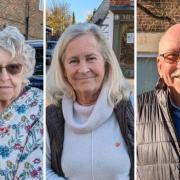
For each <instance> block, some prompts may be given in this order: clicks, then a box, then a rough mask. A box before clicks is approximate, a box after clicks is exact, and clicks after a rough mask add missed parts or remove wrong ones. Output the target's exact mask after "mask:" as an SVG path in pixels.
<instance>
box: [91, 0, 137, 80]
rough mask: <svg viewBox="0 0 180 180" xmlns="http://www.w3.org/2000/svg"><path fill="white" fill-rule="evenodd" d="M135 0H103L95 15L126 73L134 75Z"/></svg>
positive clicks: (95, 21) (94, 18)
mask: <svg viewBox="0 0 180 180" xmlns="http://www.w3.org/2000/svg"><path fill="white" fill-rule="evenodd" d="M133 3H134V1H133V0H131V1H130V0H103V2H102V3H101V5H100V6H99V8H98V9H97V10H96V12H95V13H94V15H93V23H95V24H97V25H99V26H100V27H101V29H102V31H103V32H104V34H105V36H106V37H107V39H108V40H109V42H110V44H111V46H112V47H113V49H114V52H115V54H116V56H117V58H118V61H119V63H120V65H121V68H122V70H123V73H124V75H125V76H126V77H127V78H133V76H134V5H133Z"/></svg>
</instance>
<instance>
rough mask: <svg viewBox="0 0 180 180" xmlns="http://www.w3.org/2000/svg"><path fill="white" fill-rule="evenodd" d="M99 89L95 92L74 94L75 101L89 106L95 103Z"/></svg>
mask: <svg viewBox="0 0 180 180" xmlns="http://www.w3.org/2000/svg"><path fill="white" fill-rule="evenodd" d="M98 96H99V91H98V92H97V93H95V94H82V93H81V94H78V93H77V94H76V97H77V102H78V103H79V104H81V105H85V106H90V105H93V104H95V103H96V101H97V98H98Z"/></svg>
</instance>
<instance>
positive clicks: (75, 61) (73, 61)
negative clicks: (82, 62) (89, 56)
mask: <svg viewBox="0 0 180 180" xmlns="http://www.w3.org/2000/svg"><path fill="white" fill-rule="evenodd" d="M77 63H78V60H77V59H71V60H70V61H69V64H77Z"/></svg>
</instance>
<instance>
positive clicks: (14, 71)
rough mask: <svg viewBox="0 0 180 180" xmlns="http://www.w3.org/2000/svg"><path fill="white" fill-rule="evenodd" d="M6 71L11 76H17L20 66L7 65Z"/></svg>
mask: <svg viewBox="0 0 180 180" xmlns="http://www.w3.org/2000/svg"><path fill="white" fill-rule="evenodd" d="M6 70H7V71H8V72H9V73H10V74H12V75H15V74H19V73H20V72H21V70H22V64H9V65H7V66H6Z"/></svg>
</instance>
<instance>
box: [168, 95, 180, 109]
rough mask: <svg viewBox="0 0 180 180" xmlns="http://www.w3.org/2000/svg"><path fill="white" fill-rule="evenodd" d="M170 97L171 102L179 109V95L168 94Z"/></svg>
mask: <svg viewBox="0 0 180 180" xmlns="http://www.w3.org/2000/svg"><path fill="white" fill-rule="evenodd" d="M170 97H171V100H172V102H173V103H174V104H175V105H176V106H177V107H180V94H179V93H178V92H170Z"/></svg>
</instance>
